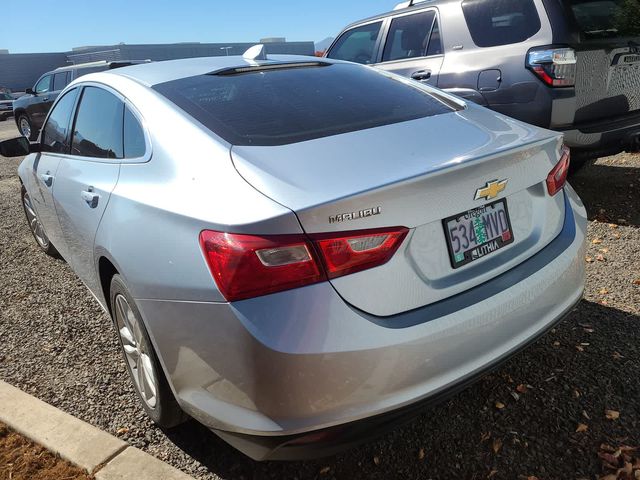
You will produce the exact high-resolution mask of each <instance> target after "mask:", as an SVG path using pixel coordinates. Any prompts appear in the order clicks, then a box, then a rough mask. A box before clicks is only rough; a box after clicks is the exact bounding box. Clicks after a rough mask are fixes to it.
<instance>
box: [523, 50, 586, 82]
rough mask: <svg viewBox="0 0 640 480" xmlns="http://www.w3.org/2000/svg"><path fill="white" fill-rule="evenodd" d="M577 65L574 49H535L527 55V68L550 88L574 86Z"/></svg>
mask: <svg viewBox="0 0 640 480" xmlns="http://www.w3.org/2000/svg"><path fill="white" fill-rule="evenodd" d="M576 63H577V59H576V52H575V50H573V49H572V48H540V49H538V48H535V49H531V50H529V53H527V68H528V69H529V70H531V71H532V72H533V73H534V74H535V75H536V76H537V77H538V78H539V79H540V80H542V81H543V82H544V83H545V84H546V85H548V86H550V87H572V86H574V85H575V83H576Z"/></svg>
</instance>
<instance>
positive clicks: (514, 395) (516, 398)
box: [511, 392, 520, 402]
mask: <svg viewBox="0 0 640 480" xmlns="http://www.w3.org/2000/svg"><path fill="white" fill-rule="evenodd" d="M511 396H512V397H513V399H514V400H515V401H516V402H517V401H518V400H520V395H518V394H517V393H516V392H511Z"/></svg>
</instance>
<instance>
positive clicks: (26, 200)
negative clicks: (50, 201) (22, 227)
mask: <svg viewBox="0 0 640 480" xmlns="http://www.w3.org/2000/svg"><path fill="white" fill-rule="evenodd" d="M22 203H23V204H24V212H25V214H26V215H27V221H28V222H29V228H31V231H32V232H33V236H34V237H35V239H36V242H38V245H40V247H41V248H42V249H44V250H46V249H47V248H49V238H48V237H47V234H46V233H44V227H43V226H42V223H40V220H38V215H36V211H35V210H34V209H33V205H32V204H31V197H29V194H28V193H26V192H25V194H24V196H23V197H22Z"/></svg>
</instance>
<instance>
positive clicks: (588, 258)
mask: <svg viewBox="0 0 640 480" xmlns="http://www.w3.org/2000/svg"><path fill="white" fill-rule="evenodd" d="M585 260H586V262H587V263H593V258H592V257H585Z"/></svg>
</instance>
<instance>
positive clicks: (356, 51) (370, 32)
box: [327, 22, 382, 64]
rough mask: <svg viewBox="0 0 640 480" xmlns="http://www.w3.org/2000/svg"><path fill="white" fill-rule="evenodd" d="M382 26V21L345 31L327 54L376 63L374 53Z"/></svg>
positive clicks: (351, 60) (355, 60) (342, 58)
mask: <svg viewBox="0 0 640 480" xmlns="http://www.w3.org/2000/svg"><path fill="white" fill-rule="evenodd" d="M381 27H382V22H376V23H370V24H368V25H363V26H361V27H356V28H353V29H351V30H349V31H348V32H345V33H343V34H342V36H341V37H340V38H339V39H338V41H337V42H336V44H335V45H334V46H333V48H332V49H331V51H329V54H328V55H327V56H328V57H329V58H335V59H336V60H346V61H348V62H356V63H362V64H370V63H375V59H374V58H373V55H374V53H375V47H376V42H377V41H378V35H379V34H380V28H381Z"/></svg>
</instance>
